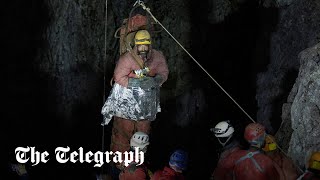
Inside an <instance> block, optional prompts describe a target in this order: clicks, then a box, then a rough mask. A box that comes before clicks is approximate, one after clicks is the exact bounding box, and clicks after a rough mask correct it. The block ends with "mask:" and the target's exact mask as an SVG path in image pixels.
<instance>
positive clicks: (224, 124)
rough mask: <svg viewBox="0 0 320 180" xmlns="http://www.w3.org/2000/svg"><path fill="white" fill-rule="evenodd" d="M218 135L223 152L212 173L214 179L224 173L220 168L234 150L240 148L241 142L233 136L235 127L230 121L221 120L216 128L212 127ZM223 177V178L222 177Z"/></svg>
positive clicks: (212, 130)
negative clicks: (221, 172)
mask: <svg viewBox="0 0 320 180" xmlns="http://www.w3.org/2000/svg"><path fill="white" fill-rule="evenodd" d="M210 131H211V132H213V133H214V135H215V136H216V137H217V139H218V141H219V143H220V144H221V145H222V147H223V148H222V150H221V152H222V153H221V154H220V157H219V161H218V164H217V167H216V169H215V171H214V172H213V174H212V177H211V178H212V179H219V177H221V176H222V178H223V176H224V175H223V174H220V173H219V172H220V169H223V168H224V164H225V162H224V161H225V159H226V158H227V157H228V156H229V155H230V154H232V153H233V152H235V151H237V150H239V149H240V146H239V143H238V142H237V141H236V140H235V139H234V138H233V133H234V128H233V126H232V125H231V123H230V121H221V122H219V123H218V124H216V126H215V127H214V128H211V129H210ZM220 179H221V178H220Z"/></svg>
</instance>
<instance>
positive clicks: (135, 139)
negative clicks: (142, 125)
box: [130, 131, 149, 150]
mask: <svg viewBox="0 0 320 180" xmlns="http://www.w3.org/2000/svg"><path fill="white" fill-rule="evenodd" d="M147 145H149V136H148V135H147V134H146V133H144V132H140V131H138V132H136V133H134V135H133V136H132V137H131V140H130V146H131V148H134V147H139V148H140V150H142V149H144V148H145V147H146V146H147Z"/></svg>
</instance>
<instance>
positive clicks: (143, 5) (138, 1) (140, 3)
mask: <svg viewBox="0 0 320 180" xmlns="http://www.w3.org/2000/svg"><path fill="white" fill-rule="evenodd" d="M133 6H134V7H135V6H141V7H142V8H143V9H144V10H146V11H147V12H148V13H149V14H150V16H151V17H152V18H153V19H154V21H155V22H156V23H158V24H159V25H160V26H161V27H162V28H163V29H164V30H165V31H166V32H167V33H168V34H169V36H170V37H171V38H172V39H173V40H174V41H175V42H176V43H177V44H178V45H179V46H180V47H181V48H182V49H183V50H184V51H185V52H186V53H187V54H188V55H189V56H190V58H191V59H192V60H193V61H194V62H195V63H196V64H197V65H198V66H199V67H200V68H201V69H202V70H203V71H204V72H205V73H206V74H207V75H208V76H209V77H210V78H211V80H212V81H213V82H214V83H215V84H216V85H217V86H218V87H219V88H220V89H221V90H222V91H223V92H224V93H225V94H226V95H227V96H228V97H229V98H230V99H231V100H232V101H233V102H234V103H235V104H236V105H237V106H238V108H239V109H240V110H241V111H242V112H243V113H244V114H245V115H246V116H247V117H248V118H249V119H250V120H251V121H252V122H254V123H255V122H256V121H255V120H253V118H252V117H251V116H250V115H249V114H248V113H247V112H246V111H245V110H244V109H243V108H242V107H241V106H240V105H239V104H238V103H237V101H236V100H234V99H233V98H232V97H231V95H230V94H229V93H228V92H227V91H226V90H225V89H224V88H223V87H222V86H221V85H220V84H219V83H218V82H217V81H216V80H215V79H214V78H213V77H212V76H211V75H210V74H209V73H208V71H207V70H206V69H205V68H204V67H203V66H202V65H201V64H200V63H199V62H198V61H197V60H196V59H195V58H194V57H193V56H192V55H191V54H190V53H189V52H188V51H187V50H186V49H185V48H184V47H183V46H182V45H181V44H180V42H179V41H178V40H177V39H176V38H175V37H174V36H173V35H172V34H171V33H170V32H169V31H168V30H167V29H166V28H165V27H164V26H163V25H162V24H161V23H160V22H159V21H158V19H157V18H156V17H154V16H153V14H152V13H151V11H150V8H148V7H146V6H145V4H144V2H143V1H141V0H137V1H136V2H135V3H134V5H133Z"/></svg>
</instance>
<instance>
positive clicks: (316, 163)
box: [309, 151, 320, 170]
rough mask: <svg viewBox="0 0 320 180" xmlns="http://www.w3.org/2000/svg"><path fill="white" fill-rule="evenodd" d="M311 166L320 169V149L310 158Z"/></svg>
mask: <svg viewBox="0 0 320 180" xmlns="http://www.w3.org/2000/svg"><path fill="white" fill-rule="evenodd" d="M309 168H311V169H316V170H320V151H318V152H314V153H313V154H312V155H311V157H310V159H309Z"/></svg>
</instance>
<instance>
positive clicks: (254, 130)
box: [244, 123, 266, 148]
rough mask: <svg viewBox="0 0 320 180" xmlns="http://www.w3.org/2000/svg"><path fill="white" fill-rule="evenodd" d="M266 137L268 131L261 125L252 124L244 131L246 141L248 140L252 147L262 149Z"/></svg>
mask: <svg viewBox="0 0 320 180" xmlns="http://www.w3.org/2000/svg"><path fill="white" fill-rule="evenodd" d="M265 137H266V130H265V128H264V126H262V125H261V124H259V123H250V124H248V125H247V127H246V129H245V130H244V139H245V140H247V141H248V142H249V143H250V145H251V146H255V147H258V148H261V147H262V145H263V144H264V140H265Z"/></svg>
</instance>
